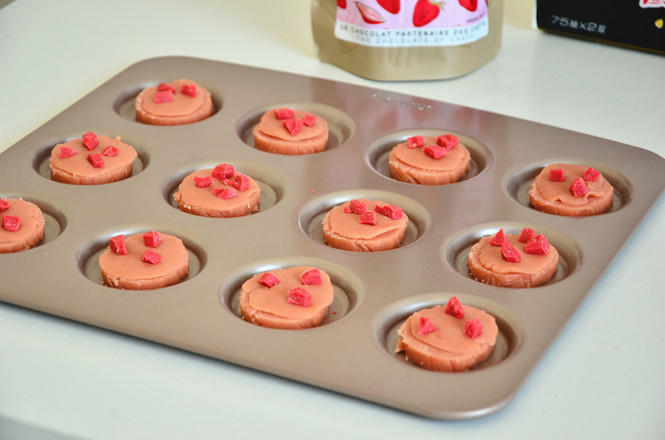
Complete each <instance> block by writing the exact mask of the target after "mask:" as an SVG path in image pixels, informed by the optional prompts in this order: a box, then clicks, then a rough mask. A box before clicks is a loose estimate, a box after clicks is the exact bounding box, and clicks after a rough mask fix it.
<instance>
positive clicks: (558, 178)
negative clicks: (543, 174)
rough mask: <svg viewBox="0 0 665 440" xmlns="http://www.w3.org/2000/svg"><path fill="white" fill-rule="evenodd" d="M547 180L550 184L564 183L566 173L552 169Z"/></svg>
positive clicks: (558, 169)
mask: <svg viewBox="0 0 665 440" xmlns="http://www.w3.org/2000/svg"><path fill="white" fill-rule="evenodd" d="M549 179H550V180H551V181H552V182H565V181H566V173H565V172H564V171H563V168H552V169H551V170H550V176H549Z"/></svg>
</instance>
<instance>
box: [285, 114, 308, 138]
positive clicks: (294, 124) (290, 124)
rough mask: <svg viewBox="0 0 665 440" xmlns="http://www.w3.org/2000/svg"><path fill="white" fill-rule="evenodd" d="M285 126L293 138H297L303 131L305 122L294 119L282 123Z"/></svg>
mask: <svg viewBox="0 0 665 440" xmlns="http://www.w3.org/2000/svg"><path fill="white" fill-rule="evenodd" d="M282 124H283V125H284V128H286V129H287V130H288V132H289V134H290V135H291V136H295V135H297V134H298V133H300V130H302V126H303V122H302V119H298V118H293V119H287V120H285V121H283V122H282Z"/></svg>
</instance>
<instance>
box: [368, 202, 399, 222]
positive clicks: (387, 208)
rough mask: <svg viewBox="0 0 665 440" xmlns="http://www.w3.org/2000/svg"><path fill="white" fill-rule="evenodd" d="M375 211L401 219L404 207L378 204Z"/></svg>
mask: <svg viewBox="0 0 665 440" xmlns="http://www.w3.org/2000/svg"><path fill="white" fill-rule="evenodd" d="M374 211H376V212H378V213H379V214H381V215H385V216H386V217H388V218H389V219H391V220H399V219H401V218H402V208H400V207H399V206H395V205H383V206H381V205H376V207H375V208H374Z"/></svg>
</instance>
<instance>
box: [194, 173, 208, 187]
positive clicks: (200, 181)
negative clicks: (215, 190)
mask: <svg viewBox="0 0 665 440" xmlns="http://www.w3.org/2000/svg"><path fill="white" fill-rule="evenodd" d="M194 183H195V184H196V186H198V187H199V188H207V187H209V186H210V185H212V177H210V176H205V177H198V176H194Z"/></svg>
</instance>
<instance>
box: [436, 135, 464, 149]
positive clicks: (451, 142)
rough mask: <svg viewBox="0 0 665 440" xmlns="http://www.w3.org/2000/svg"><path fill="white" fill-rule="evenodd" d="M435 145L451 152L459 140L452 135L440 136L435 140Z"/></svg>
mask: <svg viewBox="0 0 665 440" xmlns="http://www.w3.org/2000/svg"><path fill="white" fill-rule="evenodd" d="M436 143H437V144H439V145H440V146H442V147H444V148H445V149H447V150H452V149H453V148H455V147H456V146H457V144H459V138H458V137H457V136H455V135H454V134H442V135H440V136H439V137H438V138H436Z"/></svg>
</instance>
